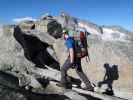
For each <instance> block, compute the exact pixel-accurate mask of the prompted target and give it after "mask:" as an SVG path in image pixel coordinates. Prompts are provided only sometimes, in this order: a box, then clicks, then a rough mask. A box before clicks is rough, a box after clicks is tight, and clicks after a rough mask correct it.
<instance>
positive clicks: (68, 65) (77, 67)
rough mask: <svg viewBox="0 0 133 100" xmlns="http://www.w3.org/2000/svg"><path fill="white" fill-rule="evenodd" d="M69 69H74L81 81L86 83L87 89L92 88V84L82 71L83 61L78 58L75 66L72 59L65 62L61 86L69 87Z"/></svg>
mask: <svg viewBox="0 0 133 100" xmlns="http://www.w3.org/2000/svg"><path fill="white" fill-rule="evenodd" d="M69 68H74V69H75V70H76V72H77V74H78V75H79V77H80V79H81V80H82V81H83V82H84V83H85V85H86V87H87V88H91V87H92V86H91V83H90V81H89V79H88V78H87V76H86V75H85V73H84V72H83V70H82V66H81V59H80V58H78V59H76V60H75V61H74V64H71V62H70V58H69V57H68V58H67V60H66V61H65V63H64V65H63V66H62V68H61V84H62V85H64V87H67V86H66V85H67V82H68V81H67V71H68V69H69Z"/></svg>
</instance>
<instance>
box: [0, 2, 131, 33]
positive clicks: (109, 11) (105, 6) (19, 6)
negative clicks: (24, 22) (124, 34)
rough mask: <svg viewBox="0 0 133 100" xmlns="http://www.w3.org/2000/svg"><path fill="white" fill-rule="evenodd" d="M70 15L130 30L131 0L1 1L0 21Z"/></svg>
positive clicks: (8, 21) (10, 21)
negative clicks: (62, 13) (48, 14)
mask: <svg viewBox="0 0 133 100" xmlns="http://www.w3.org/2000/svg"><path fill="white" fill-rule="evenodd" d="M60 11H66V12H67V13H69V14H70V15H72V16H75V17H78V18H81V19H85V20H89V21H91V22H94V23H96V24H98V25H121V26H123V27H125V28H126V29H129V30H131V31H133V0H0V23H13V19H16V18H24V17H31V18H34V19H37V18H39V17H40V16H41V15H42V14H44V13H47V12H49V13H51V14H52V15H59V13H60Z"/></svg>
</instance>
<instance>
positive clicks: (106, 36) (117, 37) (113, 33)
mask: <svg viewBox="0 0 133 100" xmlns="http://www.w3.org/2000/svg"><path fill="white" fill-rule="evenodd" d="M126 36H127V35H126V34H125V33H122V32H119V31H118V30H113V29H108V28H103V34H102V35H101V38H102V40H105V41H123V42H126V41H127V40H125V37H126Z"/></svg>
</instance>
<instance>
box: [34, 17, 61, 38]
mask: <svg viewBox="0 0 133 100" xmlns="http://www.w3.org/2000/svg"><path fill="white" fill-rule="evenodd" d="M35 29H36V30H39V31H41V32H45V33H46V32H47V33H49V34H50V35H51V36H53V37H54V38H60V37H61V32H62V27H61V25H60V23H58V22H57V21H56V20H55V19H53V18H52V17H50V16H47V17H44V18H42V19H41V20H39V21H37V22H36V24H35Z"/></svg>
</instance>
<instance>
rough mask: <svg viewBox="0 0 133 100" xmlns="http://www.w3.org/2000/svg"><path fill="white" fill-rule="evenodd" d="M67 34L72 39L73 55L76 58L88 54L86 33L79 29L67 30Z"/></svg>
mask: <svg viewBox="0 0 133 100" xmlns="http://www.w3.org/2000/svg"><path fill="white" fill-rule="evenodd" d="M68 34H69V36H70V37H72V38H73V39H74V46H75V55H76V57H77V58H83V57H86V56H88V49H87V47H88V46H87V34H86V32H85V31H81V30H77V31H75V30H69V31H68Z"/></svg>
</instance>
